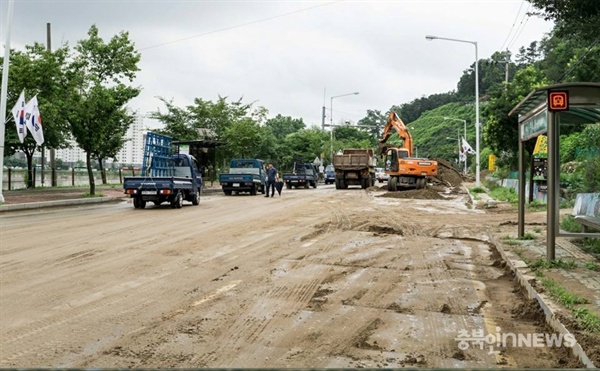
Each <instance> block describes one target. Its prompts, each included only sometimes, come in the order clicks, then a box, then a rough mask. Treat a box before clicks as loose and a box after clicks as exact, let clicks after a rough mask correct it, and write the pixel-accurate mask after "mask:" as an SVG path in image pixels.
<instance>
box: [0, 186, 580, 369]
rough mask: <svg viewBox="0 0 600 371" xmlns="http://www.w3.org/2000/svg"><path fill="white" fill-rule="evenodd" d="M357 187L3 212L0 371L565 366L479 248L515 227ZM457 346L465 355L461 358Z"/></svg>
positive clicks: (447, 195)
mask: <svg viewBox="0 0 600 371" xmlns="http://www.w3.org/2000/svg"><path fill="white" fill-rule="evenodd" d="M382 194H385V193H384V192H383V191H381V192H365V191H363V190H360V189H358V188H349V189H347V190H335V189H333V187H332V186H328V187H322V186H319V188H317V189H315V190H312V189H311V190H303V189H302V190H291V191H286V190H284V192H283V197H281V198H277V197H276V198H269V199H266V198H263V197H261V196H254V197H253V196H245V195H240V196H231V197H225V196H221V195H214V196H207V197H204V198H203V199H202V201H201V204H200V206H191V205H190V206H188V205H186V206H184V208H182V209H180V210H173V209H170V208H168V206H165V207H149V208H147V209H145V210H135V209H133V207H132V206H131V204H128V203H126V202H123V203H121V204H113V205H98V206H89V207H78V208H69V209H53V210H45V211H44V210H41V211H34V212H19V213H11V215H6V216H1V217H0V220H1V224H2V244H1V247H0V269H1V272H2V273H1V276H0V308H1V316H0V331H1V332H2V334H3V336H2V338H1V339H0V367H303V368H304V367H403V366H405V367H505V366H508V367H522V368H525V367H537V368H540V367H543V368H546V367H559V366H560V367H566V366H573V365H577V363H576V362H574V361H573V360H572V358H571V357H570V356H569V354H568V351H567V349H565V348H545V347H544V348H518V347H506V348H497V349H495V350H496V351H497V352H490V350H489V349H488V348H484V349H480V348H479V347H478V346H475V345H472V346H469V347H468V348H466V349H461V348H459V346H458V341H456V339H455V338H456V337H457V336H458V334H459V331H461V330H466V331H468V332H469V333H470V332H471V331H485V333H488V332H491V333H495V332H496V331H497V328H501V331H502V332H507V333H508V332H512V333H522V334H530V333H544V332H549V330H548V329H546V328H545V327H544V325H543V323H542V322H541V321H540V316H539V313H537V314H536V308H535V306H532V305H531V304H530V303H528V301H527V300H526V299H525V298H524V296H523V295H522V294H521V292H520V290H519V289H518V287H517V285H516V283H515V281H514V280H513V278H512V277H511V276H510V275H509V274H507V272H506V270H505V269H504V268H503V264H502V262H501V261H500V258H499V256H498V254H497V252H496V251H495V248H494V246H493V245H492V244H491V243H489V238H488V232H489V231H490V229H491V228H493V227H494V226H497V225H499V223H501V222H505V221H507V220H512V219H514V218H515V215H510V214H485V213H483V212H482V211H477V210H471V209H469V208H468V207H467V206H466V201H467V196H466V194H465V193H463V192H461V191H460V190H454V191H452V192H442V194H441V195H440V198H438V199H397V198H394V197H378V196H381V195H382ZM463 348H464V347H463Z"/></svg>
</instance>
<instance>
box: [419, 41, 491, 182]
mask: <svg viewBox="0 0 600 371" xmlns="http://www.w3.org/2000/svg"><path fill="white" fill-rule="evenodd" d="M425 38H426V39H427V40H430V41H431V40H447V41H456V42H459V43H467V44H473V45H474V46H475V116H476V119H475V180H476V183H477V187H480V186H481V180H480V177H479V166H480V163H479V56H478V54H477V41H470V40H460V39H450V38H447V37H439V36H431V35H427V36H425Z"/></svg>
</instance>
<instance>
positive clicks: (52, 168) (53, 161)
mask: <svg viewBox="0 0 600 371" xmlns="http://www.w3.org/2000/svg"><path fill="white" fill-rule="evenodd" d="M46 50H48V52H51V51H52V42H51V32H50V22H48V23H46ZM43 148H44V147H42V149H43ZM42 153H43V152H42ZM42 163H43V161H42ZM43 171H44V170H42V174H44V173H43ZM50 172H51V173H50V179H51V180H50V184H51V185H52V187H56V186H57V185H58V184H57V181H56V150H55V149H54V148H50ZM42 179H43V178H42ZM42 184H44V183H43V181H42Z"/></svg>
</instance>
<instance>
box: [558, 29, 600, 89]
mask: <svg viewBox="0 0 600 371" xmlns="http://www.w3.org/2000/svg"><path fill="white" fill-rule="evenodd" d="M598 41H600V37H598V38H596V40H594V41H593V42H592V43H591V44H590V46H588V47H587V49H586V51H585V52H584V53H583V55H582V56H581V57H579V58H578V59H577V61H576V62H575V63H573V65H572V66H571V68H569V69H568V70H567V72H565V73H564V74H563V75H562V77H561V78H560V79H559V82H564V79H566V78H567V76H568V75H569V74H570V73H571V72H573V70H574V69H575V67H577V66H578V65H579V63H581V61H583V60H584V59H585V57H587V55H588V53H589V52H590V51H591V50H592V48H593V47H594V46H595V45H596V44H598Z"/></svg>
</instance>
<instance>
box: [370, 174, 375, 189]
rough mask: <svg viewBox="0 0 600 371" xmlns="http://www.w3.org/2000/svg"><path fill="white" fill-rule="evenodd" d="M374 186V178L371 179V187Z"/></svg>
mask: <svg viewBox="0 0 600 371" xmlns="http://www.w3.org/2000/svg"><path fill="white" fill-rule="evenodd" d="M374 186H375V177H374V176H373V177H371V187H374Z"/></svg>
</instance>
